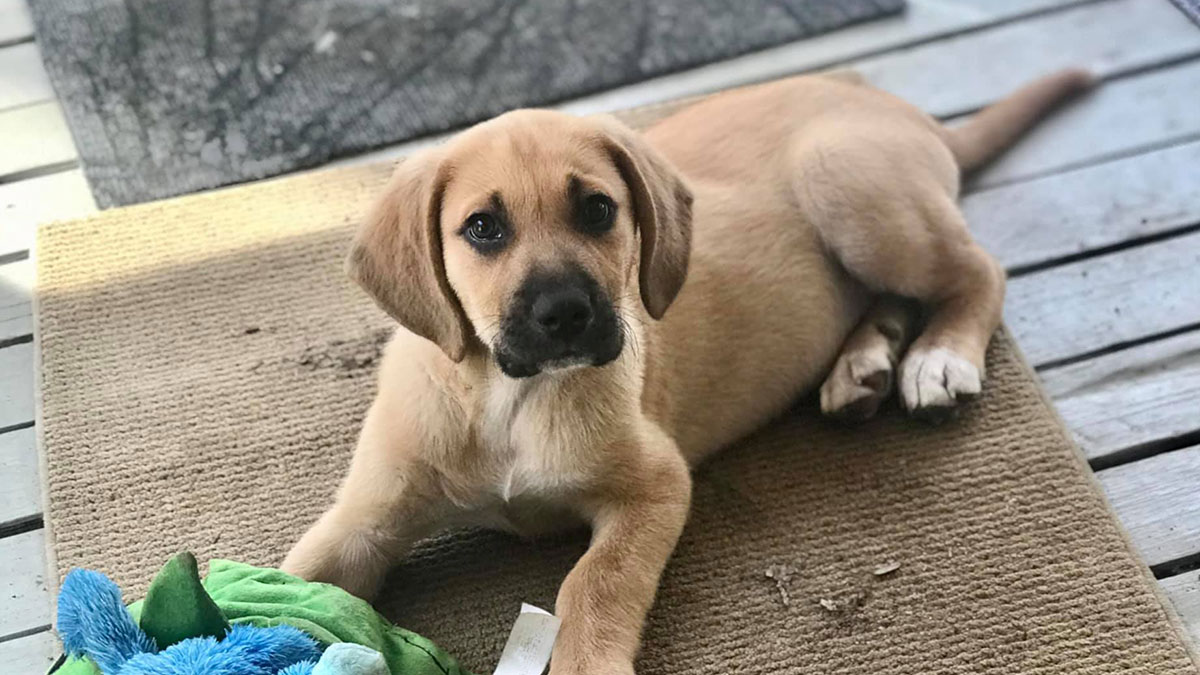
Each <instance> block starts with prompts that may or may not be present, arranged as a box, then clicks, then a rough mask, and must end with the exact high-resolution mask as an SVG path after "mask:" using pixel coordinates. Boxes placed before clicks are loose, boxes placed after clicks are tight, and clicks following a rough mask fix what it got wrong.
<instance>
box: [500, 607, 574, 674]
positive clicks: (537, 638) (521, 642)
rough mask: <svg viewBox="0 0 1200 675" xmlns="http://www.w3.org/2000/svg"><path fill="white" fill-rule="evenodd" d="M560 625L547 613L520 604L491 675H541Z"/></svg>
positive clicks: (560, 622) (554, 617)
mask: <svg viewBox="0 0 1200 675" xmlns="http://www.w3.org/2000/svg"><path fill="white" fill-rule="evenodd" d="M561 625H562V620H561V619H559V618H558V617H557V616H554V615H553V614H551V613H550V612H547V611H546V610H544V609H539V608H537V607H534V606H533V605H527V604H525V603H521V615H520V616H518V617H517V622H516V623H514V624H513V627H512V632H511V633H509V634H508V642H506V643H504V651H503V652H501V654H500V663H498V664H496V670H495V671H494V672H493V675H542V671H543V670H545V669H546V664H547V663H550V652H552V651H553V650H554V638H556V637H558V627H559V626H561Z"/></svg>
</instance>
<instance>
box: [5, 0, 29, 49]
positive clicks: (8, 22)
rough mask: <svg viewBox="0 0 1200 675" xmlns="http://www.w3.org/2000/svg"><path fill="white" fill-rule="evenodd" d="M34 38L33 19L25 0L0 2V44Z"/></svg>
mask: <svg viewBox="0 0 1200 675" xmlns="http://www.w3.org/2000/svg"><path fill="white" fill-rule="evenodd" d="M32 37H33V17H32V16H31V15H30V14H29V7H28V6H27V5H26V4H25V0H0V44H9V43H13V42H19V41H21V40H28V39H30V38H32Z"/></svg>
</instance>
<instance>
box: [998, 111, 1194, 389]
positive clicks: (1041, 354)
mask: <svg viewBox="0 0 1200 675" xmlns="http://www.w3.org/2000/svg"><path fill="white" fill-rule="evenodd" d="M1197 108H1198V109H1200V106H1197ZM1197 270H1200V234H1189V235H1185V236H1181V237H1175V238H1172V239H1168V240H1165V241H1160V242H1157V243H1153V244H1148V245H1145V246H1139V247H1136V248H1130V249H1126V250H1122V251H1118V252H1115V253H1110V254H1108V255H1102V256H1099V257H1096V258H1090V259H1087V260H1082V261H1079V262H1076V263H1071V264H1068V265H1063V266H1061V267H1055V268H1051V269H1048V270H1044V271H1041V272H1036V273H1033V274H1029V275H1026V276H1023V277H1018V278H1016V279H1013V280H1011V281H1010V282H1009V285H1008V298H1007V300H1006V302H1005V311H1004V316H1005V320H1006V321H1007V323H1008V326H1009V328H1010V329H1011V330H1012V331H1013V334H1014V335H1015V336H1016V338H1017V342H1018V344H1020V346H1021V349H1022V350H1023V351H1024V352H1025V354H1026V356H1027V357H1028V358H1029V360H1030V362H1031V363H1033V364H1034V365H1039V366H1040V365H1046V364H1049V363H1053V362H1056V361H1059V360H1061V359H1066V358H1068V357H1076V356H1079V355H1082V354H1087V353H1090V352H1093V351H1096V350H1099V349H1102V348H1105V347H1110V346H1114V345H1118V344H1120V343H1123V342H1127V341H1130V340H1136V339H1139V338H1145V337H1148V336H1151V335H1155V334H1158V333H1162V332H1166V331H1169V330H1172V329H1175V328H1180V327H1182V326H1186V325H1188V324H1192V323H1195V322H1196V321H1200V273H1197Z"/></svg>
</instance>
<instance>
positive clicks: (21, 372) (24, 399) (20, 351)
mask: <svg viewBox="0 0 1200 675" xmlns="http://www.w3.org/2000/svg"><path fill="white" fill-rule="evenodd" d="M33 414H34V408H33V343H31V342H27V343H25V344H19V345H11V346H8V347H4V348H3V349H0V429H3V428H5V427H11V426H14V425H18V424H25V423H28V422H32V421H33ZM3 559H4V558H3V556H0V560H3ZM0 614H3V612H0Z"/></svg>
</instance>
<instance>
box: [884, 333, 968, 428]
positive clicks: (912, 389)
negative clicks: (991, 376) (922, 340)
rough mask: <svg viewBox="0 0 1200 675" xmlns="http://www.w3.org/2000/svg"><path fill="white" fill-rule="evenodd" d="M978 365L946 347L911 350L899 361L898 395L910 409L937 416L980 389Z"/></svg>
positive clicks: (948, 411) (951, 409) (923, 414)
mask: <svg viewBox="0 0 1200 675" xmlns="http://www.w3.org/2000/svg"><path fill="white" fill-rule="evenodd" d="M982 379H983V378H982V377H980V374H979V369H978V368H976V367H975V366H974V364H972V363H971V362H970V361H968V360H966V359H964V358H963V357H961V356H959V355H958V354H956V353H954V352H953V351H951V350H949V349H944V348H940V347H939V348H935V349H920V350H912V351H910V352H909V353H908V355H907V356H905V357H904V361H903V362H902V363H901V364H900V398H901V399H902V400H903V401H904V407H905V408H907V409H908V411H909V412H910V413H913V414H915V415H920V416H922V417H931V418H934V419H940V418H944V417H947V416H949V415H950V414H951V413H952V412H953V411H954V407H955V405H957V404H958V403H959V402H960V401H964V400H970V399H972V398H975V397H976V396H978V395H979V392H980V390H981V389H982Z"/></svg>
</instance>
